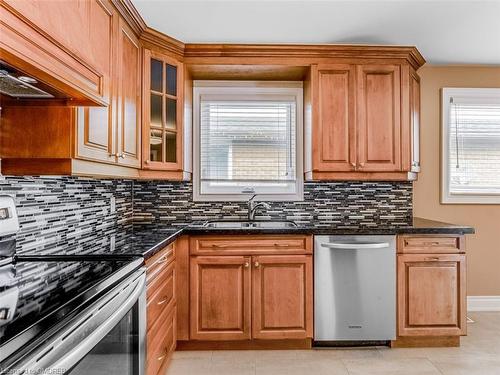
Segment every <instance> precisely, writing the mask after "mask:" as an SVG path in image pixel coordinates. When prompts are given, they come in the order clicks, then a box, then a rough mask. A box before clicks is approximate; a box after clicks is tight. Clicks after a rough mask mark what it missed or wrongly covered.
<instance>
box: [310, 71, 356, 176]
mask: <svg viewBox="0 0 500 375" xmlns="http://www.w3.org/2000/svg"><path fill="white" fill-rule="evenodd" d="M313 75H314V76H315V78H316V85H315V86H316V89H315V91H316V97H317V100H316V103H317V105H316V108H315V116H316V120H315V121H314V123H315V129H314V130H313V145H314V147H313V170H315V171H321V172H333V171H351V170H354V165H355V162H356V155H355V152H356V151H355V128H354V127H355V102H354V94H355V93H354V90H355V87H354V79H355V67H354V66H351V65H319V66H318V67H317V68H315V71H314V72H313Z"/></svg>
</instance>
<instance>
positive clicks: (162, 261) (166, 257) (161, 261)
mask: <svg viewBox="0 0 500 375" xmlns="http://www.w3.org/2000/svg"><path fill="white" fill-rule="evenodd" d="M169 255H170V253H168V254H165V255H163V256H162V257H161V258H160V259H158V260H157V261H156V264H162V263H165V262H166V261H167V260H168V256H169Z"/></svg>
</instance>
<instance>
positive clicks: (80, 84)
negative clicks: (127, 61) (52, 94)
mask: <svg viewBox="0 0 500 375" xmlns="http://www.w3.org/2000/svg"><path fill="white" fill-rule="evenodd" d="M113 16H114V8H113V7H112V6H111V3H110V2H109V1H108V0H94V1H89V0H72V1H57V0H45V1H38V0H5V1H2V2H1V3H0V19H1V21H2V38H1V41H0V51H1V52H2V59H3V60H5V61H6V62H7V63H9V64H11V65H13V66H16V67H18V68H20V69H21V70H23V71H24V72H25V73H27V74H32V75H34V76H35V77H37V78H38V79H40V80H41V81H44V82H45V83H47V84H49V85H51V86H53V87H54V88H56V89H58V90H59V91H61V92H62V93H64V94H66V95H68V96H70V97H73V98H75V99H76V100H77V101H78V102H79V103H87V102H88V103H97V104H101V105H107V104H109V99H110V91H109V81H110V80H111V71H110V69H111V50H112V48H111V43H112V32H113V31H112V30H113ZM63 21H64V22H63Z"/></svg>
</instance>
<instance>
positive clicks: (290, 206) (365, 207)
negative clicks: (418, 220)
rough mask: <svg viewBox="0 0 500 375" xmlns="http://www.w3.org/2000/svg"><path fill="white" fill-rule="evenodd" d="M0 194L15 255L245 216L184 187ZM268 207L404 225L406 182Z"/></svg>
mask: <svg viewBox="0 0 500 375" xmlns="http://www.w3.org/2000/svg"><path fill="white" fill-rule="evenodd" d="M0 194H8V195H11V196H13V197H15V199H16V203H17V210H18V214H19V219H20V224H21V231H20V233H19V234H18V235H17V252H18V254H22V253H30V254H33V253H39V254H50V253H52V252H53V253H60V252H61V250H63V249H64V248H67V247H68V246H71V247H72V248H73V249H76V250H74V251H81V252H82V253H84V252H85V248H86V246H88V241H86V240H87V239H88V238H89V237H91V236H92V239H93V242H94V245H96V244H95V238H99V237H100V236H99V234H101V233H102V238H104V237H105V235H106V234H109V233H112V232H113V231H114V230H115V229H116V227H117V226H119V227H120V228H121V229H124V228H125V229H127V228H128V227H130V228H131V227H132V226H133V224H135V223H137V224H145V223H148V224H149V223H161V224H163V225H184V224H188V223H191V222H193V221H204V220H213V219H233V220H237V219H245V218H246V215H247V206H246V203H245V202H193V200H192V183H190V182H164V181H131V180H99V179H92V178H80V177H54V176H52V177H13V176H6V177H2V176H0ZM270 204H271V209H270V210H266V212H265V213H264V215H263V214H262V213H258V214H257V216H256V217H257V218H258V219H281V220H293V221H295V222H297V223H298V224H305V225H315V226H319V227H331V226H335V227H338V228H344V227H345V228H352V227H371V226H385V227H388V226H406V225H408V224H411V220H412V183H411V182H306V183H305V184H304V201H302V202H270ZM103 241H104V240H103Z"/></svg>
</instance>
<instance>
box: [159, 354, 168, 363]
mask: <svg viewBox="0 0 500 375" xmlns="http://www.w3.org/2000/svg"><path fill="white" fill-rule="evenodd" d="M166 356H167V353H163V354H162V355H161V356H159V357H158V358H157V360H158V361H162V360H163V359H164V358H165V357H166Z"/></svg>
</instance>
